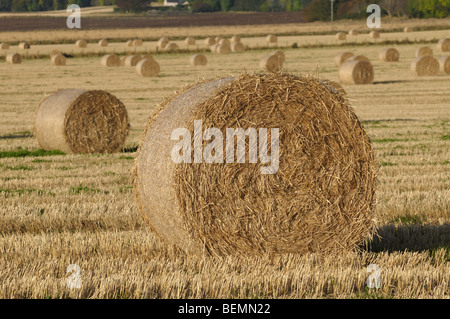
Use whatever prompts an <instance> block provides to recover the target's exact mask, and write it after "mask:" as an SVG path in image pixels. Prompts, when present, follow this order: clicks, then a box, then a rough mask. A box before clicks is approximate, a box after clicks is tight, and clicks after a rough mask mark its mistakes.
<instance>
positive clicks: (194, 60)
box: [189, 54, 208, 66]
mask: <svg viewBox="0 0 450 319" xmlns="http://www.w3.org/2000/svg"><path fill="white" fill-rule="evenodd" d="M189 63H190V64H191V65H194V66H197V65H201V66H203V65H206V64H207V63H208V59H207V58H206V56H204V55H203V54H194V55H192V56H191V57H190V58H189Z"/></svg>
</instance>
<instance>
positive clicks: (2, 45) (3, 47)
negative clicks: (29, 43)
mask: <svg viewBox="0 0 450 319" xmlns="http://www.w3.org/2000/svg"><path fill="white" fill-rule="evenodd" d="M8 49H9V44H8V43H6V42H2V43H0V50H8Z"/></svg>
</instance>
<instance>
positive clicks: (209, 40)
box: [204, 37, 216, 46]
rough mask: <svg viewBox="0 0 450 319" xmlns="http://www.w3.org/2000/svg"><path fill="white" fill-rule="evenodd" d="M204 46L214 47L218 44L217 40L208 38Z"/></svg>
mask: <svg viewBox="0 0 450 319" xmlns="http://www.w3.org/2000/svg"><path fill="white" fill-rule="evenodd" d="M204 44H205V45H207V46H211V45H213V44H216V39H214V38H211V37H207V38H206V39H205V42H204Z"/></svg>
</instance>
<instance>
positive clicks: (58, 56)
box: [51, 54, 66, 66]
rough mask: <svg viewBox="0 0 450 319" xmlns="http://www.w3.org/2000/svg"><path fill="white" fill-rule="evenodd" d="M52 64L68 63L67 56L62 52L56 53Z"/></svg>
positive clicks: (61, 64)
mask: <svg viewBox="0 0 450 319" xmlns="http://www.w3.org/2000/svg"><path fill="white" fill-rule="evenodd" d="M51 61H52V64H53V65H57V66H63V65H66V57H65V56H64V55H62V54H55V55H53V56H52V59H51Z"/></svg>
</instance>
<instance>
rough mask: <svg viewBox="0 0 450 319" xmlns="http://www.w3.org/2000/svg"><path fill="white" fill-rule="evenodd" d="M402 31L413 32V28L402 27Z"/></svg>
mask: <svg viewBox="0 0 450 319" xmlns="http://www.w3.org/2000/svg"><path fill="white" fill-rule="evenodd" d="M403 32H413V28H412V27H404V28H403Z"/></svg>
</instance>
